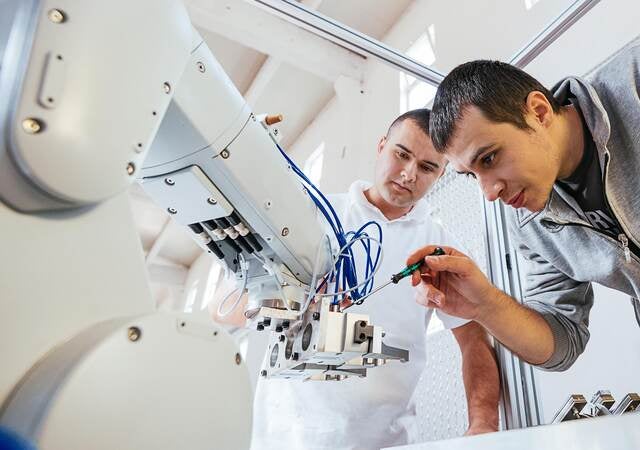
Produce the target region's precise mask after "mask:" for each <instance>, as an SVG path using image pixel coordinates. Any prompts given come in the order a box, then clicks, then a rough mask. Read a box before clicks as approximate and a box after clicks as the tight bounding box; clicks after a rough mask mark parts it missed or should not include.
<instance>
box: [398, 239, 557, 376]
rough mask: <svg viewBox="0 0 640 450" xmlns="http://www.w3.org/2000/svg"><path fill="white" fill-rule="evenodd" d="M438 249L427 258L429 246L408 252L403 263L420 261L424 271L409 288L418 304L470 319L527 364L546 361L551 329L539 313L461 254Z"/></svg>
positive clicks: (416, 274)
mask: <svg viewBox="0 0 640 450" xmlns="http://www.w3.org/2000/svg"><path fill="white" fill-rule="evenodd" d="M441 248H442V249H444V251H445V253H446V254H445V255H442V256H431V253H433V251H434V250H435V249H436V246H435V245H430V246H427V247H423V248H421V249H420V250H418V251H416V252H414V253H413V254H412V255H411V256H410V257H409V259H408V260H407V265H409V264H413V263H416V262H418V261H421V260H424V262H425V263H426V266H428V267H424V266H423V267H424V270H422V271H415V272H414V273H413V274H412V284H413V285H414V286H419V289H418V297H417V299H416V300H417V301H418V303H421V304H423V305H425V306H429V307H432V308H437V309H440V310H441V311H443V312H445V313H446V314H449V315H452V316H456V317H462V318H464V319H469V320H475V321H476V322H478V323H480V325H482V326H484V327H485V328H486V329H487V331H488V332H489V333H491V334H492V335H493V336H495V338H496V339H498V340H499V341H500V342H501V343H502V344H503V345H505V346H506V347H507V348H509V349H510V350H511V351H512V352H514V353H516V354H517V355H518V356H520V357H521V358H523V359H524V360H525V361H527V362H529V363H531V364H542V363H544V362H546V361H548V360H549V358H551V356H552V355H553V351H554V348H555V341H554V336H553V333H552V331H551V327H550V326H549V324H548V323H547V321H546V320H545V319H544V318H543V317H542V316H541V315H540V313H538V312H536V311H534V310H532V309H530V308H527V307H525V306H523V305H521V304H520V303H518V302H517V301H516V300H515V299H513V298H511V297H509V296H508V295H507V294H505V293H504V292H502V291H501V290H499V289H498V288H496V287H495V286H493V285H492V284H491V282H490V281H489V280H488V279H487V277H486V276H485V275H484V274H483V273H482V271H481V270H480V269H479V268H478V266H477V265H476V264H475V263H474V262H473V261H472V260H471V258H469V257H468V256H467V255H465V254H464V253H461V252H459V251H458V250H456V249H455V248H451V247H441ZM421 269H422V268H421ZM420 272H423V273H420Z"/></svg>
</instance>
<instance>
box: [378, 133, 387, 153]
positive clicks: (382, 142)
mask: <svg viewBox="0 0 640 450" xmlns="http://www.w3.org/2000/svg"><path fill="white" fill-rule="evenodd" d="M386 143H387V137H386V136H382V137H381V138H380V141H379V142H378V154H380V153H382V149H383V148H384V144H386Z"/></svg>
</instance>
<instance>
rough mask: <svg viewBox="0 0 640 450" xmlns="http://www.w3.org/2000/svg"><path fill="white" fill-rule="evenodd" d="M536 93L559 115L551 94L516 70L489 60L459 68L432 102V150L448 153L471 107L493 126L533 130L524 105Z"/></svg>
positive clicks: (557, 106)
mask: <svg viewBox="0 0 640 450" xmlns="http://www.w3.org/2000/svg"><path fill="white" fill-rule="evenodd" d="M533 91H540V92H541V93H542V94H544V96H545V97H546V98H547V100H548V101H549V103H550V104H551V107H552V108H553V111H554V112H559V111H560V104H559V103H558V101H557V100H556V99H555V98H554V97H553V95H552V94H551V92H549V90H548V89H547V88H545V87H544V86H543V85H542V84H541V83H540V82H539V81H538V80H536V79H535V78H533V77H532V76H531V75H529V74H528V73H526V72H524V71H523V70H520V69H518V68H517V67H514V66H512V65H510V64H507V63H503V62H500V61H487V60H478V61H471V62H468V63H464V64H461V65H459V66H458V67H456V68H455V69H453V70H452V71H451V72H450V73H449V74H448V75H447V76H446V77H445V79H444V80H443V81H442V83H441V84H440V86H439V87H438V91H437V92H436V96H435V99H434V101H433V108H432V118H431V126H430V133H429V135H430V136H431V140H432V141H433V146H434V147H435V148H436V150H437V151H439V152H441V153H443V152H444V151H445V149H446V148H447V146H448V145H449V144H450V142H451V139H452V137H453V135H454V133H455V131H456V125H457V122H458V121H459V120H460V118H461V117H462V115H463V114H464V112H465V109H466V108H468V107H469V106H475V107H477V108H478V109H479V110H480V111H481V112H482V114H483V115H484V116H485V117H486V118H487V119H489V120H491V121H493V122H498V123H510V124H513V125H515V126H516V127H518V128H520V129H523V130H527V129H530V127H529V125H528V124H527V122H526V120H525V112H526V109H525V108H526V106H525V105H526V99H527V96H528V95H529V93H531V92H533Z"/></svg>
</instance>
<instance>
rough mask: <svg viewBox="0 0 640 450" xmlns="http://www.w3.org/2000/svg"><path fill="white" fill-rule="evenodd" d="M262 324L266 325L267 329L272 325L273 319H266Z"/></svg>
mask: <svg viewBox="0 0 640 450" xmlns="http://www.w3.org/2000/svg"><path fill="white" fill-rule="evenodd" d="M262 323H264V326H265V327H268V326H270V325H271V317H265V318H264V319H263V320H262Z"/></svg>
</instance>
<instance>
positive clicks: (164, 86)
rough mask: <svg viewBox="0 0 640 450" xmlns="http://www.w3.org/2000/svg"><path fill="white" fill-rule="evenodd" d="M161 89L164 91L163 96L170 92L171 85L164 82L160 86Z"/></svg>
mask: <svg viewBox="0 0 640 450" xmlns="http://www.w3.org/2000/svg"><path fill="white" fill-rule="evenodd" d="M162 89H163V90H164V93H165V94H169V93H170V92H171V85H170V84H169V83H168V82H166V81H165V82H164V84H163V85H162Z"/></svg>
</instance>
